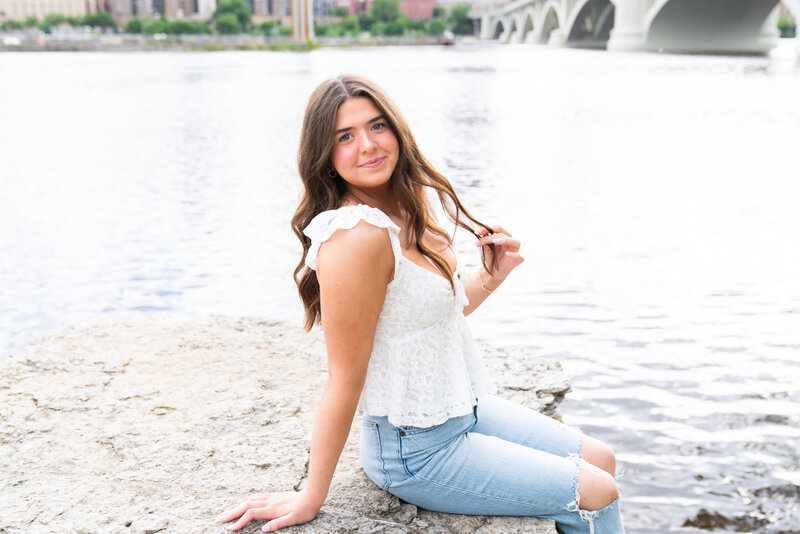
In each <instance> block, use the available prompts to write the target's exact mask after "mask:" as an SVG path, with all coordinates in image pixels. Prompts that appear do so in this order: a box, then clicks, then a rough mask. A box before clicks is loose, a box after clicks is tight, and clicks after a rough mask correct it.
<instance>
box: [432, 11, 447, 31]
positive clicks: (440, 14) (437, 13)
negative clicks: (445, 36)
mask: <svg viewBox="0 0 800 534" xmlns="http://www.w3.org/2000/svg"><path fill="white" fill-rule="evenodd" d="M446 14H447V10H446V9H445V8H444V7H443V6H433V18H435V19H443V18H444V16H445V15H446ZM443 31H444V30H443Z"/></svg>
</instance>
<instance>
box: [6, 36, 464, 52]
mask: <svg viewBox="0 0 800 534" xmlns="http://www.w3.org/2000/svg"><path fill="white" fill-rule="evenodd" d="M460 42H464V41H463V40H460ZM466 42H467V43H470V42H478V41H477V40H475V39H474V38H473V39H467V40H466ZM446 44H448V43H446V42H445V41H444V40H443V39H442V38H441V37H432V36H425V35H419V36H403V37H369V38H364V39H362V38H351V37H319V38H316V39H314V40H312V41H309V42H306V43H299V42H297V41H293V40H291V39H287V38H274V37H273V38H268V37H264V36H256V35H233V36H222V35H213V36H207V35H202V36H198V35H176V36H163V35H161V36H158V35H156V36H153V35H148V36H145V35H132V34H99V35H70V36H63V35H62V36H58V35H44V36H36V37H34V36H19V35H10V34H5V35H3V36H2V37H0V52H164V51H166V52H216V51H233V50H236V51H239V50H241V51H308V50H314V49H317V48H358V47H375V46H437V45H439V46H444V45H446ZM449 44H452V43H449Z"/></svg>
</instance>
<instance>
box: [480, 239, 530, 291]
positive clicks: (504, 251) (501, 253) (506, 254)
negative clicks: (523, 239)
mask: <svg viewBox="0 0 800 534" xmlns="http://www.w3.org/2000/svg"><path fill="white" fill-rule="evenodd" d="M491 228H492V231H493V232H494V233H493V234H490V233H489V231H488V230H487V229H486V228H481V229H480V230H478V231H477V232H476V233H477V236H478V237H479V239H478V241H476V242H475V246H482V247H483V254H484V256H485V258H486V265H488V266H489V268H490V269H491V268H492V248H491V247H489V246H487V245H489V244H494V250H495V253H497V269H496V270H495V271H488V274H489V276H491V277H492V278H494V279H495V280H497V281H499V282H502V281H503V280H505V278H506V276H508V274H509V273H510V272H511V271H512V270H514V268H515V267H516V266H518V265H519V264H520V263H522V262H523V261H525V258H523V257H522V256H521V255H520V253H519V247H520V241H519V239H517V238H515V237H512V236H511V232H509V231H508V230H506V229H505V228H503V227H502V226H492V227H491Z"/></svg>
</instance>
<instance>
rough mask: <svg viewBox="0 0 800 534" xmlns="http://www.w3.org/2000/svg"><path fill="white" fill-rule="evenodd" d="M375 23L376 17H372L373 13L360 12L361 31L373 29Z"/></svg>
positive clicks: (359, 23) (359, 24)
mask: <svg viewBox="0 0 800 534" xmlns="http://www.w3.org/2000/svg"><path fill="white" fill-rule="evenodd" d="M374 23H375V19H373V18H372V15H369V14H367V13H359V14H358V26H359V27H360V28H361V31H369V30H370V29H372V25H373V24H374Z"/></svg>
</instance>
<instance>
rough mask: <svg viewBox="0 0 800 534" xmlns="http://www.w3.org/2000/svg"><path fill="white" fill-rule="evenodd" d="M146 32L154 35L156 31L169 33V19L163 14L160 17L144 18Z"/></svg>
mask: <svg viewBox="0 0 800 534" xmlns="http://www.w3.org/2000/svg"><path fill="white" fill-rule="evenodd" d="M142 22H143V26H144V33H146V34H147V35H153V34H156V33H167V24H168V23H167V19H166V18H164V17H163V16H162V17H161V18H159V19H144V20H143V21H142Z"/></svg>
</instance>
